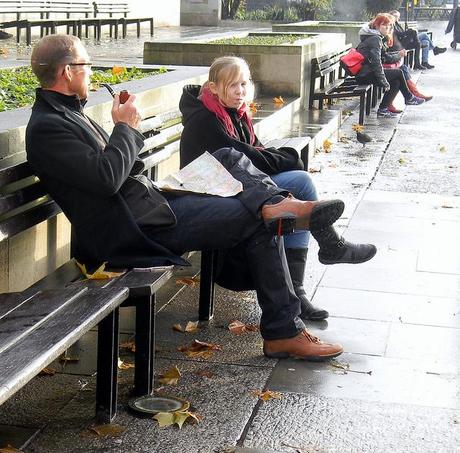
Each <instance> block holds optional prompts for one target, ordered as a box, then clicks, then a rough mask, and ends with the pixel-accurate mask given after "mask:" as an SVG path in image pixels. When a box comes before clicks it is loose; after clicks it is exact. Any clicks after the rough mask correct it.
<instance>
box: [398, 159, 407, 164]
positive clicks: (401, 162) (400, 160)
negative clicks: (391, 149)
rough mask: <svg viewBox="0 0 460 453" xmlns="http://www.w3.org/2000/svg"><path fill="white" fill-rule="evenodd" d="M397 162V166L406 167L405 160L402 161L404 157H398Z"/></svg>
mask: <svg viewBox="0 0 460 453" xmlns="http://www.w3.org/2000/svg"><path fill="white" fill-rule="evenodd" d="M398 162H399V165H406V164H407V160H406V159H404V157H400V158H399V159H398Z"/></svg>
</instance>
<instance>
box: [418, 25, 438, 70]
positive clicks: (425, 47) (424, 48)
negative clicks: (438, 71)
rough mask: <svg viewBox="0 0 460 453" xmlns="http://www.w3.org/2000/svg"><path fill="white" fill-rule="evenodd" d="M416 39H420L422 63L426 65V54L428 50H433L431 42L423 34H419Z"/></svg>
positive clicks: (426, 35)
mask: <svg viewBox="0 0 460 453" xmlns="http://www.w3.org/2000/svg"><path fill="white" fill-rule="evenodd" d="M418 39H420V43H421V44H422V63H428V54H429V52H430V50H433V49H434V44H433V41H431V39H430V37H429V36H428V34H427V33H425V32H423V33H419V34H418Z"/></svg>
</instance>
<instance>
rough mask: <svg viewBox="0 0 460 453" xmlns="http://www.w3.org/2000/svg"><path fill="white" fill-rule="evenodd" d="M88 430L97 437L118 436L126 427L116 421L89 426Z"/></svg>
mask: <svg viewBox="0 0 460 453" xmlns="http://www.w3.org/2000/svg"><path fill="white" fill-rule="evenodd" d="M89 431H90V432H94V433H95V434H97V435H98V436H99V437H119V436H121V435H122V434H123V433H124V432H125V431H126V428H125V427H124V426H121V425H118V424H116V423H108V424H106V425H95V426H91V427H90V428H89Z"/></svg>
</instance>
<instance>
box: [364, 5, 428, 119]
mask: <svg viewBox="0 0 460 453" xmlns="http://www.w3.org/2000/svg"><path fill="white" fill-rule="evenodd" d="M393 24H394V17H393V16H392V15H391V14H385V13H380V14H377V15H376V16H375V17H374V19H373V20H371V22H369V24H366V25H364V26H363V27H362V28H361V30H360V31H359V37H360V40H361V42H360V43H359V44H358V46H357V47H356V50H357V51H358V52H360V53H361V54H362V55H364V57H365V61H364V63H363V66H362V68H361V70H360V71H359V72H358V74H356V81H357V82H358V83H359V84H369V83H373V84H377V85H379V86H381V87H382V88H383V89H384V91H385V94H384V95H383V98H382V101H381V102H380V106H379V108H378V110H377V116H379V117H384V118H394V117H396V116H397V114H396V113H394V112H391V111H390V110H389V106H390V105H391V104H393V101H394V99H395V97H396V95H397V94H398V92H399V91H400V92H401V94H402V95H403V96H404V100H405V103H406V105H420V104H423V102H425V101H424V99H422V98H419V97H417V96H414V95H413V94H412V93H411V92H410V90H409V88H408V86H407V83H406V79H405V78H404V75H403V72H402V71H401V69H399V68H393V69H385V68H384V67H383V61H384V60H385V62H386V63H390V62H391V63H395V62H397V61H399V60H400V59H401V58H403V57H405V56H406V54H407V52H406V50H405V49H402V50H400V51H399V52H396V53H388V46H387V39H388V36H389V35H390V34H391V33H392V31H393Z"/></svg>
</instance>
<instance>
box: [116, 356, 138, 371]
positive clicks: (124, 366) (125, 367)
mask: <svg viewBox="0 0 460 453" xmlns="http://www.w3.org/2000/svg"><path fill="white" fill-rule="evenodd" d="M130 368H134V363H128V362H123V360H121V359H120V358H118V369H119V370H129V369H130Z"/></svg>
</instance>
